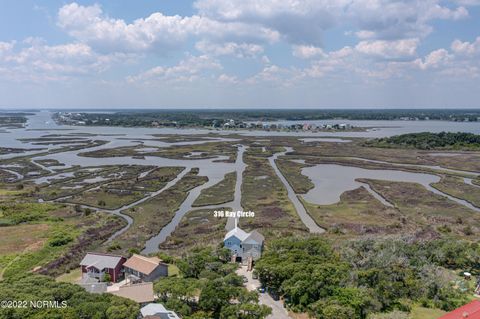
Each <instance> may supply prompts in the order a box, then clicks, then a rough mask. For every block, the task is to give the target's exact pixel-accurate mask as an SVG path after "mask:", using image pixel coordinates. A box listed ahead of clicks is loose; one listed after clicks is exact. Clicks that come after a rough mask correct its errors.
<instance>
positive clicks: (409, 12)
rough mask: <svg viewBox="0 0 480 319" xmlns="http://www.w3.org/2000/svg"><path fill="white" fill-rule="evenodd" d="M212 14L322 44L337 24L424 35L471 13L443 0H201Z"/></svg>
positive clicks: (375, 33)
mask: <svg viewBox="0 0 480 319" xmlns="http://www.w3.org/2000/svg"><path fill="white" fill-rule="evenodd" d="M195 7H196V8H197V9H198V10H199V12H200V13H201V14H202V15H203V16H206V17H209V18H212V19H216V20H220V21H229V22H234V21H235V22H246V23H256V24H261V25H263V26H265V27H267V28H269V29H273V30H276V31H278V32H279V33H280V34H281V35H282V36H283V37H284V38H285V39H287V41H289V42H290V43H294V44H302V45H307V44H308V45H315V46H319V45H321V44H322V33H323V32H324V31H325V30H327V29H330V28H332V27H334V26H338V25H348V26H350V25H353V26H355V27H356V28H357V29H358V30H359V31H357V32H356V34H357V35H358V36H359V37H360V38H362V39H367V38H368V39H405V38H422V37H425V36H426V35H428V34H429V33H430V32H431V31H432V29H433V28H432V26H431V21H432V20H435V19H450V20H458V19H462V18H465V17H467V16H468V11H467V9H466V8H465V7H463V6H459V7H456V8H450V7H449V6H445V5H443V1H442V0H409V1H398V0H338V1H329V0H303V1H298V0H264V1H257V0H231V1H224V0H197V2H196V3H195Z"/></svg>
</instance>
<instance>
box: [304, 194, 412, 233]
mask: <svg viewBox="0 0 480 319" xmlns="http://www.w3.org/2000/svg"><path fill="white" fill-rule="evenodd" d="M300 199H301V201H302V202H303V204H304V206H305V209H306V210H307V212H308V213H309V214H310V216H312V218H313V219H314V220H315V221H316V222H317V223H318V224H319V225H321V226H322V227H324V228H326V229H327V230H328V231H329V232H337V233H338V232H340V233H344V234H347V235H363V234H374V233H377V234H378V233H383V234H391V233H398V232H401V231H405V230H406V229H405V228H407V227H408V226H407V225H404V224H402V214H401V213H400V212H398V211H397V210H395V209H394V208H391V207H387V206H384V205H383V204H382V203H381V202H379V201H378V200H377V199H375V198H374V197H373V196H372V195H371V194H370V193H369V192H368V191H367V190H366V189H365V188H363V187H360V188H357V189H355V190H352V191H347V192H345V193H343V194H342V195H341V196H340V201H339V202H338V203H336V204H333V205H315V204H312V203H308V202H307V201H305V200H303V199H302V198H301V197H300Z"/></svg>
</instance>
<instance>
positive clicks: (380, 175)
mask: <svg viewBox="0 0 480 319" xmlns="http://www.w3.org/2000/svg"><path fill="white" fill-rule="evenodd" d="M302 174H304V175H305V176H308V177H309V178H310V179H311V181H312V182H313V184H314V185H315V187H314V188H313V189H311V190H310V191H309V192H308V193H307V194H305V195H303V197H304V199H305V200H306V201H308V202H310V203H314V204H318V205H332V204H335V203H338V202H339V201H340V195H342V193H344V192H346V191H350V190H354V189H357V188H359V187H361V186H363V183H360V182H358V181H356V179H359V178H365V179H377V180H386V181H392V182H407V183H417V184H420V185H422V186H423V187H425V188H426V189H427V190H429V191H430V192H432V193H435V194H437V195H440V196H443V197H446V198H448V199H449V200H452V201H455V202H457V203H458V204H460V205H463V206H466V207H468V208H470V209H472V210H474V211H476V212H480V208H478V207H475V206H473V205H472V204H470V203H469V202H467V201H465V200H461V199H458V198H455V197H452V196H450V195H447V194H445V193H443V192H440V191H439V190H437V189H436V188H433V187H432V186H431V184H433V183H437V182H439V181H440V177H439V176H437V175H432V174H424V173H411V172H404V171H396V170H383V169H364V168H359V167H351V166H342V165H337V164H318V165H315V166H312V167H305V168H303V169H302ZM370 191H372V190H371V189H370Z"/></svg>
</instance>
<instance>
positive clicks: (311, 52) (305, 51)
mask: <svg viewBox="0 0 480 319" xmlns="http://www.w3.org/2000/svg"><path fill="white" fill-rule="evenodd" d="M293 56H295V57H297V58H301V59H311V58H313V57H321V56H326V55H325V53H324V52H323V50H322V48H318V47H315V46H313V45H294V46H293Z"/></svg>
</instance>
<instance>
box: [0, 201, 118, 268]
mask: <svg viewBox="0 0 480 319" xmlns="http://www.w3.org/2000/svg"><path fill="white" fill-rule="evenodd" d="M20 200H21V198H18V196H17V197H16V198H15V201H12V200H11V199H3V200H2V202H1V203H0V216H1V219H2V223H3V225H4V226H3V227H2V228H1V230H2V231H1V232H0V254H1V258H0V268H1V270H0V274H1V277H10V276H14V275H19V274H24V273H27V272H32V271H35V272H39V273H43V274H51V275H57V274H61V273H63V272H65V271H66V270H68V269H70V268H71V267H77V266H78V262H79V260H80V258H81V257H83V254H84V253H85V251H86V250H90V249H95V248H96V247H98V245H99V243H100V242H102V241H104V240H105V239H106V238H108V236H110V235H111V234H112V233H113V232H115V231H116V230H118V229H119V228H121V227H123V226H124V225H125V224H124V221H123V220H121V219H120V218H118V217H114V216H110V215H106V214H102V213H95V214H89V215H88V216H87V215H84V214H83V213H79V212H77V211H75V210H74V209H73V208H71V207H67V206H64V205H60V204H47V203H31V202H20Z"/></svg>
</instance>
